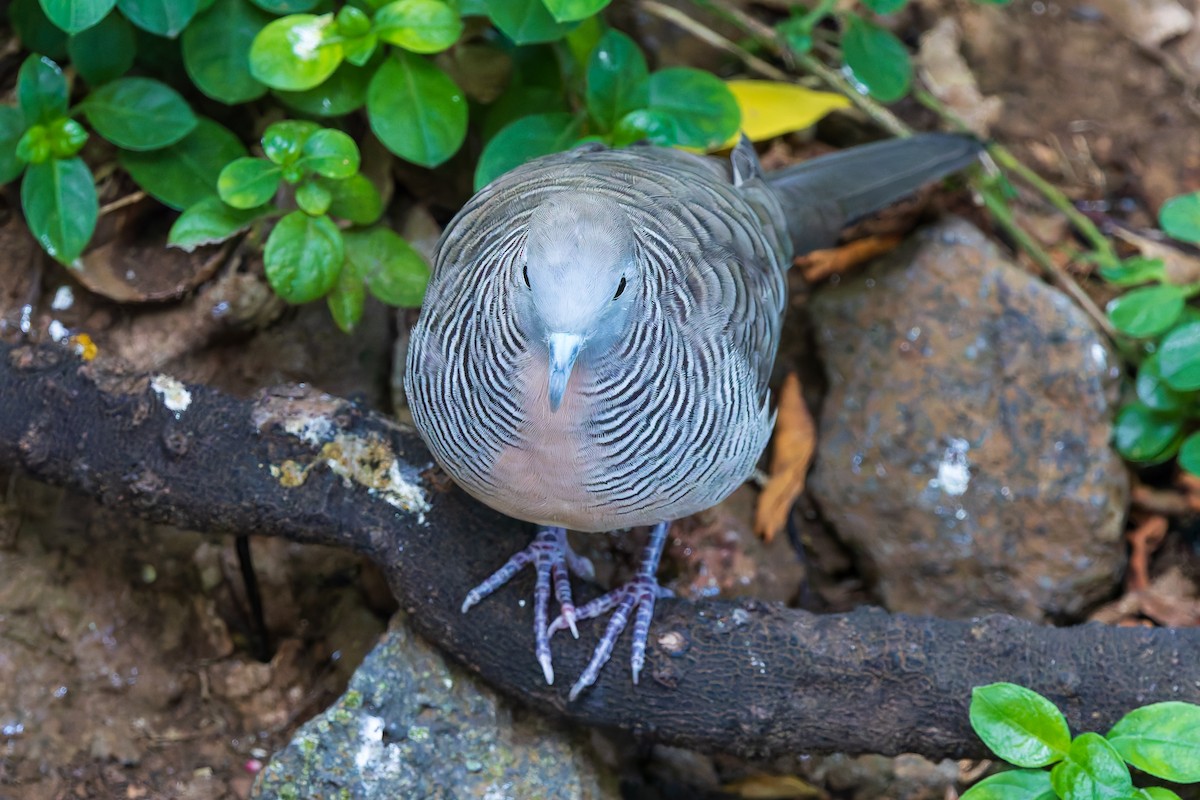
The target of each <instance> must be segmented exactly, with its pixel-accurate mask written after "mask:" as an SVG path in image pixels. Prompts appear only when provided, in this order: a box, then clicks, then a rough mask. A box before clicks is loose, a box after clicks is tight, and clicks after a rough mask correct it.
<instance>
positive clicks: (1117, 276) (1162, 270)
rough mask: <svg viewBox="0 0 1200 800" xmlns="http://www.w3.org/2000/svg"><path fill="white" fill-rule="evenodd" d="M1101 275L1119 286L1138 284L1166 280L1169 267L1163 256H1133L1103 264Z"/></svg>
mask: <svg viewBox="0 0 1200 800" xmlns="http://www.w3.org/2000/svg"><path fill="white" fill-rule="evenodd" d="M1100 277H1101V278H1104V280H1106V281H1108V282H1109V283H1112V284H1115V285H1117V286H1137V285H1138V284H1139V283H1150V282H1163V281H1165V280H1166V279H1167V267H1166V264H1164V263H1163V260H1162V259H1161V258H1145V257H1144V256H1133V257H1132V258H1126V259H1124V260H1123V261H1120V262H1118V263H1116V264H1114V265H1112V266H1109V265H1107V264H1105V265H1102V266H1101V267H1100Z"/></svg>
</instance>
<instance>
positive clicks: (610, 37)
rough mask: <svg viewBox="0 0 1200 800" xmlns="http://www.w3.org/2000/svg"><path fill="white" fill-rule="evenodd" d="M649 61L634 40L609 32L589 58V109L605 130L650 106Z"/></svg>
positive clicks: (618, 32) (618, 33)
mask: <svg viewBox="0 0 1200 800" xmlns="http://www.w3.org/2000/svg"><path fill="white" fill-rule="evenodd" d="M649 75H650V73H649V70H648V69H647V68H646V58H645V57H644V56H643V55H642V51H641V50H639V49H638V46H637V45H636V44H634V41H633V40H632V39H630V38H629V37H628V36H626V35H625V34H623V33H621V32H620V31H614V30H610V31H609V32H608V33H606V34H604V36H603V37H602V38H601V39H600V43H599V44H597V45H596V49H595V50H593V51H592V55H591V58H590V59H588V67H587V92H586V98H587V109H588V113H589V114H591V115H592V119H594V120H595V121H596V122H597V123H598V124H599V125H600V126H601V127H602V128H603V129H604V130H612V129H613V127H614V126H615V125H616V124H617V121H618V120H619V119H621V117H623V116H625V115H626V114H628V113H629V112H630V111H633V110H634V109H638V108H644V107H646V106H647V105H649V104H650V85H649V83H648V82H647V78H649Z"/></svg>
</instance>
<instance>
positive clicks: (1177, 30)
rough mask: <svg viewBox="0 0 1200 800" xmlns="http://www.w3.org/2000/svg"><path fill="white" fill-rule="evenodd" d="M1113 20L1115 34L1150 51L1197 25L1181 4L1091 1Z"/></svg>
mask: <svg viewBox="0 0 1200 800" xmlns="http://www.w3.org/2000/svg"><path fill="white" fill-rule="evenodd" d="M1091 3H1092V5H1093V6H1095V7H1096V8H1098V9H1099V10H1100V11H1102V12H1104V14H1105V16H1107V17H1108V18H1109V19H1111V20H1112V21H1113V23H1114V27H1115V29H1116V30H1118V31H1120V32H1121V33H1122V34H1124V35H1125V36H1127V37H1128V38H1130V39H1132V40H1133V41H1135V42H1137V43H1138V44H1139V45H1141V46H1142V47H1145V48H1147V49H1149V50H1157V49H1158V48H1160V47H1162V45H1163V44H1164V43H1165V42H1166V41H1167V40H1168V39H1174V38H1175V37H1176V36H1182V35H1183V34H1185V33H1187V32H1188V31H1190V30H1191V29H1192V27H1193V25H1194V24H1195V20H1194V19H1193V18H1192V14H1191V12H1190V11H1188V10H1187V9H1186V8H1185V7H1184V6H1183V4H1181V3H1179V2H1178V0H1091Z"/></svg>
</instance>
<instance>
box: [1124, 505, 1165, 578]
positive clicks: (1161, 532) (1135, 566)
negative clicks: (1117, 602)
mask: <svg viewBox="0 0 1200 800" xmlns="http://www.w3.org/2000/svg"><path fill="white" fill-rule="evenodd" d="M1166 535H1167V518H1166V517H1164V516H1161V515H1158V514H1155V515H1154V516H1152V517H1147V518H1146V521H1145V522H1143V523H1142V524H1141V525H1138V526H1137V527H1136V528H1134V529H1133V530H1131V531H1130V532H1129V533H1127V534H1125V538H1127V539H1128V540H1129V574H1128V575H1127V576H1126V578H1125V588H1126V589H1128V590H1129V591H1131V592H1140V591H1142V590H1143V589H1145V588H1146V587H1148V586H1149V585H1150V555H1151V554H1152V553H1153V552H1154V551H1155V550H1157V549H1158V546H1159V545H1160V544H1162V540H1163V537H1165V536H1166Z"/></svg>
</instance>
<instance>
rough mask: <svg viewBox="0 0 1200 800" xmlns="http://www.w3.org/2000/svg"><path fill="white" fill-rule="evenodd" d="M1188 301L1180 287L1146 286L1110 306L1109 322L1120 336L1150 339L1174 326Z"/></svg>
mask: <svg viewBox="0 0 1200 800" xmlns="http://www.w3.org/2000/svg"><path fill="white" fill-rule="evenodd" d="M1186 301H1187V295H1186V294H1185V293H1184V291H1183V289H1181V288H1180V287H1178V286H1171V285H1169V284H1168V285H1165V286H1145V287H1142V288H1141V289H1134V290H1132V291H1129V292H1126V293H1125V294H1123V295H1121V296H1120V297H1118V298H1116V299H1115V300H1113V301H1112V302H1111V303H1109V304H1108V309H1107V310H1108V319H1109V321H1111V322H1112V324H1113V327H1114V328H1116V329H1117V330H1119V331H1120V332H1121V333H1124V334H1126V335H1128V336H1133V337H1136V338H1138V339H1149V338H1151V337H1153V336H1158V335H1159V334H1160V333H1163V332H1164V331H1166V330H1168V329H1169V328H1170V327H1171V326H1172V325H1174V324H1175V321H1176V320H1178V319H1179V315H1180V314H1182V313H1183V306H1184V303H1185V302H1186Z"/></svg>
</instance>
